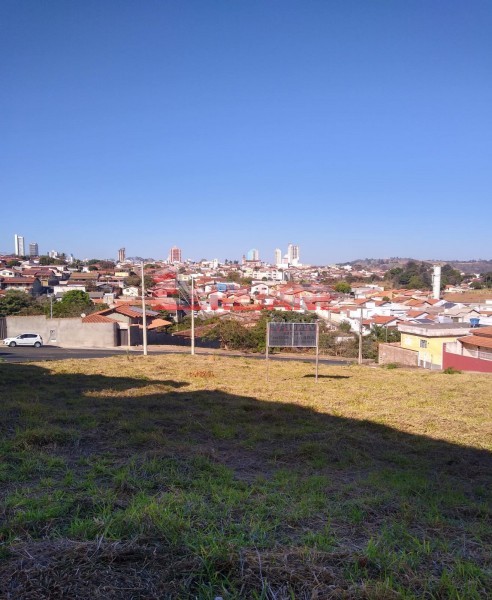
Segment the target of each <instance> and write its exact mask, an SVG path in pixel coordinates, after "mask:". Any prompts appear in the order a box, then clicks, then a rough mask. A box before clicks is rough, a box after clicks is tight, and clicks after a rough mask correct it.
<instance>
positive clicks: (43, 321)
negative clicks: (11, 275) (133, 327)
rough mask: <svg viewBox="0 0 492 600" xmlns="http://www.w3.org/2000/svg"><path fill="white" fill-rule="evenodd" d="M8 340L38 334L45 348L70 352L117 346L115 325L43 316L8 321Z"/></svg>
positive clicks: (11, 318) (8, 319)
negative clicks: (64, 349)
mask: <svg viewBox="0 0 492 600" xmlns="http://www.w3.org/2000/svg"><path fill="white" fill-rule="evenodd" d="M6 320H7V336H6V337H13V336H16V335H19V334H20V333H38V334H39V335H40V336H41V337H42V338H43V342H44V344H45V345H53V346H62V347H63V346H64V347H67V348H68V347H72V348H107V347H109V348H112V347H114V346H116V345H117V332H116V328H117V327H118V326H117V324H116V323H114V324H113V323H82V319H80V318H79V317H77V318H74V319H49V318H47V317H45V316H44V315H36V316H30V317H7V318H6Z"/></svg>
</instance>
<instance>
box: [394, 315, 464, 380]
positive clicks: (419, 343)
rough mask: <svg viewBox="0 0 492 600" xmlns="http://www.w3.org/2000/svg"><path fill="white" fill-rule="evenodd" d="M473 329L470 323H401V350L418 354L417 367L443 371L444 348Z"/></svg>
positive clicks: (399, 328) (399, 326) (399, 327)
mask: <svg viewBox="0 0 492 600" xmlns="http://www.w3.org/2000/svg"><path fill="white" fill-rule="evenodd" d="M470 329H471V326H470V324H469V323H433V324H429V325H423V324H421V323H399V325H398V330H399V331H400V333H401V348H402V349H405V350H412V351H414V352H415V353H416V357H417V365H418V366H419V367H425V368H427V369H432V368H434V369H441V368H442V356H443V346H444V344H446V343H447V342H455V341H456V340H457V339H458V338H459V337H463V336H464V335H466V334H467V333H468V332H469V331H470Z"/></svg>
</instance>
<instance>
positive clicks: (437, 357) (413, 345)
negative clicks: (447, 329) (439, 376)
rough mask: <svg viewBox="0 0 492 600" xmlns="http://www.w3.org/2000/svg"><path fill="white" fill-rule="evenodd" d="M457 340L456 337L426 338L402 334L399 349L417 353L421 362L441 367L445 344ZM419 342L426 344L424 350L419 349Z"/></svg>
mask: <svg viewBox="0 0 492 600" xmlns="http://www.w3.org/2000/svg"><path fill="white" fill-rule="evenodd" d="M457 339H458V336H457V335H456V336H452V337H426V336H423V335H417V334H411V333H404V332H402V334H401V347H402V348H406V349H407V350H413V351H414V352H417V353H418V354H419V356H420V360H421V361H422V362H425V363H432V364H433V365H438V366H442V355H443V346H444V344H446V343H447V342H455V341H456V340H457ZM421 340H422V341H425V342H427V347H426V348H423V347H421V345H420V342H421Z"/></svg>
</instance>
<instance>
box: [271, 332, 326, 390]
mask: <svg viewBox="0 0 492 600" xmlns="http://www.w3.org/2000/svg"><path fill="white" fill-rule="evenodd" d="M274 347H277V348H316V382H317V381H318V364H319V325H318V323H283V322H280V323H279V322H275V321H270V323H268V325H267V339H266V353H265V359H266V361H267V381H268V356H269V348H274Z"/></svg>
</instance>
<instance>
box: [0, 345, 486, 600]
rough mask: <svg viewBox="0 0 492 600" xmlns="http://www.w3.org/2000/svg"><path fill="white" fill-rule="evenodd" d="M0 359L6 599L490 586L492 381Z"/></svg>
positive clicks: (400, 592)
mask: <svg viewBox="0 0 492 600" xmlns="http://www.w3.org/2000/svg"><path fill="white" fill-rule="evenodd" d="M320 375H321V377H320V380H319V382H318V383H317V384H316V383H315V381H314V378H313V366H312V365H310V364H304V363H301V362H296V363H290V362H289V363H274V362H272V363H271V365H270V381H269V382H268V383H267V382H266V380H265V366H264V363H263V362H260V361H254V360H248V359H246V358H244V359H243V358H236V359H234V358H222V357H204V356H196V357H190V356H166V357H161V356H160V357H148V358H147V359H145V358H143V357H124V356H123V357H116V358H111V359H104V360H90V361H89V360H88V361H79V362H76V361H65V362H58V363H44V364H37V365H32V364H31V365H12V364H0V390H1V391H0V396H1V406H0V410H1V416H0V425H1V437H0V482H1V489H0V597H2V598H15V599H32V600H41V599H43V598H50V599H51V598H67V599H75V598H91V599H94V598H98V599H99V598H101V599H102V598H104V599H108V598H109V599H113V598H140V599H144V598H145V599H147V598H149V599H150V598H155V599H157V598H159V599H165V598H200V599H201V598H203V599H207V598H211V599H213V598H215V597H217V596H222V597H223V598H224V600H228V599H232V598H248V599H249V598H252V599H254V598H257V599H260V598H264V599H267V598H270V599H284V598H285V599H287V598H288V599H294V598H295V599H307V598H313V599H314V598H317V599H326V598H347V599H349V598H350V599H353V598H375V599H376V598H377V599H379V598H388V599H390V598H404V599H409V598H431V599H445V598H451V599H456V600H458V599H463V600H470V599H472V600H473V599H479V598H480V599H482V598H487V597H492V596H491V595H490V594H491V591H490V590H492V576H491V560H492V530H491V516H492V501H491V500H492V498H491V490H492V485H491V484H492V458H491V457H492V430H491V422H492V419H491V404H492V385H491V384H492V378H490V377H488V376H486V375H465V374H463V375H460V374H458V375H456V374H455V375H446V374H443V373H429V372H422V371H418V372H417V371H406V370H401V369H395V370H387V369H386V370H385V369H378V368H368V367H363V368H361V367H357V366H350V367H327V366H322V367H321V369H320Z"/></svg>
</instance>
